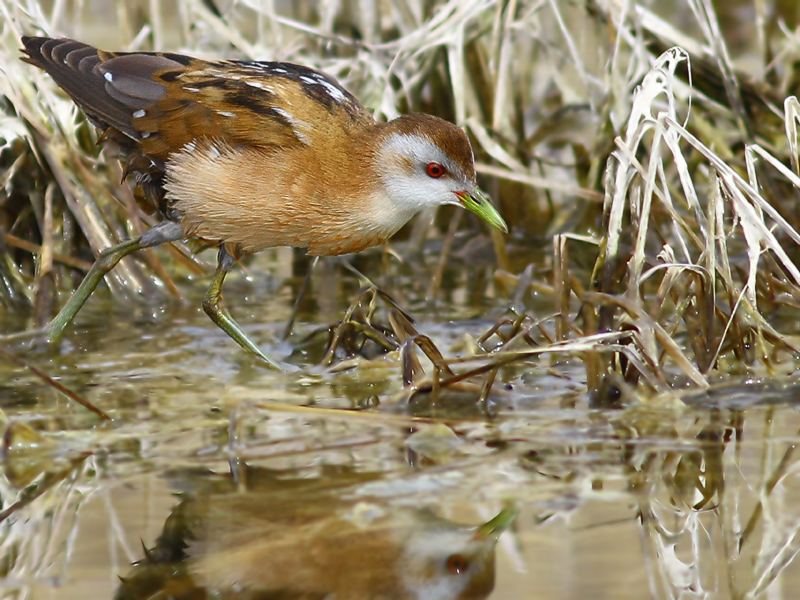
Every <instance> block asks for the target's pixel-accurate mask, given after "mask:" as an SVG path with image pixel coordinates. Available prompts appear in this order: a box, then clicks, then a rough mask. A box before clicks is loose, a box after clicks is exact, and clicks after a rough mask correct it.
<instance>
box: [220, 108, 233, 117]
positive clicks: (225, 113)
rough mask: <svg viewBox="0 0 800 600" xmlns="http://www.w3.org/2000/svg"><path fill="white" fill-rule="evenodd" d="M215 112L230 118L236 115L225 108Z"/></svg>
mask: <svg viewBox="0 0 800 600" xmlns="http://www.w3.org/2000/svg"><path fill="white" fill-rule="evenodd" d="M217 114H218V115H220V116H222V117H231V118H233V117H235V116H236V115H235V114H233V113H232V112H229V111H227V110H218V111H217Z"/></svg>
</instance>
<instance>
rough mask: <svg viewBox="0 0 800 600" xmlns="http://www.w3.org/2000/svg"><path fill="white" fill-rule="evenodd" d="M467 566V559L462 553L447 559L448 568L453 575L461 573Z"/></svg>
mask: <svg viewBox="0 0 800 600" xmlns="http://www.w3.org/2000/svg"><path fill="white" fill-rule="evenodd" d="M467 567H469V564H468V563H467V559H466V558H464V557H463V556H461V555H460V554H453V556H451V557H450V558H448V559H447V570H448V571H450V572H451V573H452V574H453V575H460V574H461V573H463V572H464V571H466V570H467Z"/></svg>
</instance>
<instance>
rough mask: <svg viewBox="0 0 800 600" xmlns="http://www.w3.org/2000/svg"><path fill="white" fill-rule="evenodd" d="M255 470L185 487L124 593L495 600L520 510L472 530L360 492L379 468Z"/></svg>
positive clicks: (121, 597) (251, 599)
mask: <svg viewBox="0 0 800 600" xmlns="http://www.w3.org/2000/svg"><path fill="white" fill-rule="evenodd" d="M248 477H249V479H248V486H247V487H248V488H249V489H248V491H246V492H241V491H237V490H236V489H234V485H233V483H232V482H230V480H228V481H224V482H223V481H220V480H218V479H217V480H214V481H208V482H206V483H207V485H201V486H200V488H199V489H195V490H193V491H192V492H189V493H187V494H185V495H184V498H183V500H182V501H181V503H180V504H179V505H178V506H177V507H176V509H175V510H174V511H173V512H172V514H171V515H170V516H169V518H168V519H167V522H166V523H165V526H164V531H163V532H162V534H161V536H160V537H159V539H158V541H157V544H156V546H155V548H153V549H151V550H149V551H148V552H147V553H146V556H145V558H144V559H142V560H141V561H139V562H138V563H137V564H136V565H134V567H133V569H132V571H131V572H130V573H129V574H128V575H127V576H126V577H125V578H123V579H122V583H121V585H120V587H119V589H118V591H117V594H116V596H115V598H116V600H134V599H136V600H139V599H144V598H147V599H150V600H166V599H167V598H169V599H175V600H196V599H206V598H214V599H217V598H219V599H223V598H224V599H236V600H267V599H269V600H312V599H314V600H322V599H334V598H335V599H337V600H338V599H347V600H368V599H369V600H373V599H374V600H395V599H397V600H405V599H409V600H410V599H432V600H433V599H435V600H440V599H442V600H443V599H451V598H452V599H456V598H473V599H478V598H486V597H488V595H489V594H490V593H491V591H492V589H493V588H494V547H495V544H496V542H497V539H498V537H499V536H500V534H501V533H502V532H503V531H504V530H505V529H506V528H508V527H509V525H510V524H511V523H512V522H513V521H514V518H515V515H516V512H515V511H514V510H513V509H511V508H507V509H505V510H503V511H501V512H500V513H499V514H498V515H497V516H496V517H494V518H493V519H491V520H490V521H488V522H487V523H484V524H482V525H478V526H477V527H474V526H467V525H462V524H459V523H455V522H453V521H449V520H447V519H444V518H441V517H438V516H436V515H435V514H434V513H433V512H431V511H429V510H425V509H419V508H408V507H394V506H391V505H388V504H385V503H378V502H373V501H365V500H363V499H360V500H359V499H353V496H354V495H355V492H356V491H357V490H358V486H359V485H360V484H362V483H365V482H367V481H370V480H372V481H375V480H377V479H379V477H380V476H379V475H376V474H363V473H361V474H356V473H353V472H349V471H348V472H344V473H342V472H339V473H337V474H335V475H330V474H329V475H325V476H323V477H320V478H317V479H298V478H296V477H295V478H291V477H289V478H287V477H286V474H285V473H280V472H275V471H266V470H263V469H257V470H253V469H250V470H249V471H248ZM196 481H197V480H196V479H195V482H196ZM348 498H350V499H348Z"/></svg>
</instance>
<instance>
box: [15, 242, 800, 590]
mask: <svg viewBox="0 0 800 600" xmlns="http://www.w3.org/2000/svg"><path fill="white" fill-rule="evenodd" d="M269 256H270V255H267V256H266V257H265V258H264V261H266V262H264V263H260V264H259V265H254V266H253V267H252V269H251V270H252V271H253V272H258V269H260V268H262V267H263V266H265V265H266V266H271V265H272V263H271V262H270V260H271V259H270V257H269ZM326 269H327V270H326ZM458 273H459V271H458V269H457V268H456V269H455V270H454V271H453V272H452V273H451V274H450V275H451V276H452V277H453V278H454V279H455V280H456V281H457V280H458V277H459V275H458ZM284 275H286V274H285V273H284ZM418 278H419V275H414V274H413V273H411V274H406V275H402V276H399V277H398V279H396V280H394V281H393V282H392V283H394V284H397V285H398V287H400V288H401V289H403V290H406V294H405V295H404V300H405V301H406V302H407V303H408V304H409V305H412V306H415V305H416V306H419V297H420V296H419V295H418V294H417V292H416V291H415V285H414V283H413V282H414V281H415V280H416V279H418ZM274 281H275V280H271V279H260V280H259V281H256V282H253V283H252V284H251V283H248V282H246V281H244V280H243V279H240V280H239V281H236V280H235V278H232V281H231V285H230V286H229V287H228V286H226V295H227V298H228V299H229V301H230V304H231V305H232V306H231V308H232V311H233V312H234V314H235V315H236V316H237V317H238V318H239V319H240V320H241V322H242V323H243V325H244V326H245V329H246V330H247V331H248V333H249V334H252V335H253V337H254V338H255V339H256V340H257V341H258V342H259V343H262V344H263V345H264V347H265V348H267V349H269V350H270V351H271V352H272V354H273V355H275V356H279V357H281V358H282V359H284V360H286V359H287V357H288V360H290V361H291V362H293V363H295V364H298V365H300V366H301V367H302V368H301V370H300V371H298V372H296V373H290V374H275V373H272V372H270V371H267V370H265V369H263V368H261V367H260V366H259V365H258V364H257V363H256V362H255V361H254V360H252V359H250V358H249V357H247V356H245V355H243V353H242V352H240V351H239V350H238V348H236V347H235V346H234V344H233V343H232V342H231V341H230V340H228V339H227V338H226V337H225V335H224V334H223V333H221V332H220V331H219V330H218V329H216V327H214V326H213V325H212V324H211V323H210V322H209V321H208V320H207V319H206V317H205V316H204V315H203V314H202V312H201V311H200V309H199V297H200V295H201V293H202V287H203V282H202V281H198V283H197V289H196V290H195V289H193V288H194V286H193V285H191V284H187V286H186V288H185V289H188V290H189V293H190V294H191V295H192V296H193V297H191V298H189V299H188V300H186V301H185V302H171V303H166V304H164V305H163V306H161V307H160V308H158V309H157V310H154V309H153V308H152V307H148V306H147V305H146V304H145V303H143V302H141V301H134V302H132V303H130V304H127V305H121V304H119V303H112V302H110V301H109V300H108V299H107V298H106V299H105V300H104V299H103V294H99V295H98V296H97V297H94V298H92V300H91V301H90V302H89V304H88V305H87V307H86V309H85V310H84V311H83V312H82V313H81V315H80V316H79V318H78V322H77V325H76V327H74V328H73V329H71V330H70V332H69V334H68V336H67V338H66V339H65V341H64V343H63V345H62V349H61V353H47V352H28V353H26V354H24V357H25V358H26V359H27V360H28V361H30V362H31V363H32V364H35V365H37V366H38V367H40V368H41V369H43V370H44V371H46V372H48V373H49V374H50V375H52V376H57V377H58V378H59V381H60V382H61V383H62V384H64V385H66V386H68V387H70V388H72V389H74V390H75V391H76V392H78V393H80V394H82V395H83V396H85V397H86V398H87V399H89V400H90V401H92V402H93V403H95V404H96V405H97V406H98V407H99V408H101V409H102V410H104V411H106V412H108V413H110V414H111V415H112V416H113V417H114V422H113V424H111V425H102V426H99V425H97V423H98V421H97V419H96V418H95V417H94V416H92V415H91V414H88V413H87V411H86V410H85V409H83V408H81V407H79V406H75V405H74V404H72V403H71V402H69V401H67V400H66V399H65V398H64V397H63V396H61V395H60V394H58V393H56V392H55V391H53V390H52V388H50V387H49V386H46V385H45V384H43V383H41V382H40V381H39V380H38V379H36V378H35V377H33V376H32V375H31V374H29V373H27V372H24V371H22V370H21V369H19V368H17V367H14V366H11V365H8V364H5V363H4V364H3V365H2V366H1V367H0V369H2V377H3V381H4V384H3V386H2V389H1V390H0V402H2V407H3V410H4V411H5V413H6V416H7V418H8V419H9V420H10V421H11V422H12V423H13V425H12V428H11V430H10V431H11V433H10V434H9V436H12V434H13V437H14V439H27V440H29V441H30V440H31V439H33V441H36V442H38V443H39V444H40V445H41V446H40V447H39V448H35V447H32V445H31V444H30V443H29V444H28V445H27V446H26V445H25V444H20V447H19V449H18V450H17V451H16V452H14V453H12V454H11V455H10V456H8V457H7V459H6V461H5V466H6V469H5V476H4V477H3V478H2V480H1V481H0V485H1V486H2V488H0V494H2V498H3V505H2V509H3V511H5V512H4V513H3V516H4V517H5V519H4V520H3V521H2V523H1V524H0V540H1V541H2V548H3V559H2V563H0V564H2V567H3V571H4V572H5V574H6V576H5V579H4V580H3V583H2V585H3V592H2V596H3V597H7V598H33V599H39V598H59V599H66V598H109V599H110V598H114V597H117V598H172V597H174V598H275V597H280V598H331V597H336V598H340V597H342V598H352V599H354V600H357V599H358V598H413V597H420V598H447V597H454V598H455V597H488V596H487V594H489V591H488V590H490V589H491V588H492V583H491V581H492V577H493V578H494V584H493V587H494V591H493V592H492V593H491V597H492V598H502V599H516V598H520V599H523V598H525V599H527V598H564V599H583V598H614V599H620V598H631V599H640V598H651V597H652V598H678V597H680V598H701V597H702V598H751V597H753V598H770V599H777V598H786V599H789V598H793V597H795V591H794V590H795V589H796V588H797V586H798V584H800V569H798V566H797V564H796V563H795V562H793V560H792V559H793V558H794V555H795V553H796V552H797V550H798V549H800V544H798V542H797V532H798V527H800V502H798V492H800V485H798V473H799V472H800V469H799V468H798V463H797V457H796V455H795V454H794V449H795V444H796V443H797V441H798V439H799V432H800V415H798V412H797V410H796V409H795V408H794V404H795V397H796V395H797V392H796V390H797V388H795V387H793V386H792V385H791V384H789V383H780V384H777V383H774V384H773V383H770V382H764V381H739V382H733V383H730V384H727V385H726V386H724V387H722V388H720V389H719V390H717V391H714V392H713V393H710V394H704V395H695V396H691V397H688V398H687V403H688V406H687V405H684V404H682V403H680V402H678V401H676V400H675V399H672V400H669V399H664V400H663V401H658V400H657V401H654V402H652V403H651V404H649V405H647V406H637V407H631V408H628V409H624V410H608V411H592V410H589V409H588V407H587V402H586V398H585V397H584V396H583V389H582V383H581V377H582V376H583V375H582V373H583V370H582V367H581V366H580V365H579V364H574V365H571V364H570V363H568V362H563V363H559V364H558V365H556V366H557V371H554V370H550V369H548V367H549V366H550V363H548V362H542V363H541V364H538V365H537V364H533V363H532V364H529V365H527V366H525V367H524V368H514V369H509V370H508V371H505V372H501V374H500V378H501V379H502V381H503V383H505V384H508V385H506V386H505V388H506V389H505V390H504V391H503V392H502V393H501V394H498V396H497V397H496V398H495V399H494V401H495V402H496V405H495V406H496V408H497V410H498V414H497V417H496V418H495V419H494V420H493V421H491V422H487V421H485V420H484V419H482V418H476V419H471V420H470V419H466V420H465V419H453V420H445V421H435V422H434V421H424V420H419V421H415V422H412V420H411V419H410V418H409V417H408V416H406V415H405V413H404V410H403V406H402V405H401V404H399V403H398V402H397V401H396V396H395V394H396V392H397V391H399V390H400V389H401V387H402V383H401V374H400V369H399V366H398V361H397V357H396V356H393V355H388V356H386V357H384V358H379V359H377V361H375V362H373V363H371V365H370V366H369V367H367V366H363V365H362V367H360V368H358V369H354V370H347V371H343V372H341V373H331V372H328V371H327V370H325V369H322V368H320V367H317V366H313V365H311V364H304V360H305V359H304V358H303V355H302V353H299V351H298V350H297V347H296V344H295V345H293V346H289V345H280V344H276V343H274V342H272V341H271V340H274V339H276V338H277V337H278V335H279V333H280V331H281V328H282V326H283V321H284V320H285V319H286V318H287V317H288V315H289V312H290V309H291V303H292V299H293V293H292V290H291V289H289V288H280V289H277V290H275V289H274ZM314 281H315V285H316V288H315V290H314V291H313V292H312V296H311V298H310V299H309V302H310V306H312V308H313V310H315V311H318V316H316V317H311V316H309V315H308V314H306V315H305V316H304V317H303V318H302V319H301V320H302V321H304V322H303V323H301V325H300V332H299V333H298V334H297V335H296V336H295V337H294V338H293V340H294V341H295V342H297V341H298V340H299V339H300V338H301V337H302V334H303V333H308V332H310V331H312V330H313V328H314V327H315V326H320V325H325V324H328V323H330V322H333V321H334V320H335V319H336V318H337V317H338V316H340V315H341V314H342V311H343V310H344V309H345V308H346V305H347V302H348V300H349V299H350V297H351V296H352V295H353V293H354V292H355V290H356V287H357V284H355V283H354V280H353V279H352V277H350V276H348V275H346V274H344V273H343V272H341V271H339V270H337V269H336V268H333V267H328V268H323V270H322V271H321V272H320V273H319V274H318V276H317V277H315V280H314ZM387 287H389V286H388V285H387ZM475 303H477V305H479V306H480V311H478V310H476V308H477V305H476V304H475ZM501 304H502V303H501V302H495V301H493V300H492V299H486V298H482V297H480V295H475V294H468V293H459V294H455V295H454V297H452V298H450V300H449V303H448V305H447V306H448V313H447V315H446V316H440V317H438V318H433V317H430V316H428V317H425V315H426V314H428V315H430V313H424V312H417V316H418V317H419V318H420V321H419V323H418V328H419V329H420V331H421V332H422V333H425V334H427V335H429V336H431V337H432V338H433V339H434V341H435V342H436V343H437V345H438V346H439V348H441V349H442V350H443V351H444V352H451V353H457V352H460V350H461V349H463V336H464V334H469V335H472V336H473V337H477V336H478V335H480V334H481V333H482V332H483V331H485V330H486V329H487V328H488V326H489V322H488V321H476V320H470V319H469V318H468V317H470V316H471V315H472V314H478V313H480V312H482V311H486V310H488V312H489V314H491V311H492V306H493V305H497V306H498V307H499V306H501ZM487 307H488V308H487ZM265 315H266V316H265ZM453 319H460V320H457V321H453ZM293 349H294V353H293V354H291V356H290V353H291V352H292V350H293ZM308 352H309V356H310V355H313V354H319V350H318V349H316V350H315V347H314V345H313V344H312V345H311V346H309V347H308ZM556 373H560V374H561V375H560V376H556ZM564 374H566V377H565V376H564ZM375 398H377V399H378V400H379V401H380V405H379V407H378V409H377V410H373V411H370V412H368V413H363V412H361V413H359V412H351V411H342V410H337V411H331V410H329V409H332V408H335V409H342V408H352V407H357V406H361V405H364V404H365V403H369V402H374V400H375ZM24 425H28V426H30V427H31V428H32V429H33V430H35V431H36V432H38V436H39V437H33V438H30V437H25V428H24ZM28 435H29V436H30V435H34V434H28ZM513 510H517V511H518V516H517V518H516V521H515V522H514V523H513V524H511V525H510V526H508V530H507V531H504V532H502V534H501V529H502V527H501V528H499V529H498V530H496V531H494V532H493V533H491V534H489V533H487V532H486V526H484V528H483V530H481V529H477V530H475V529H470V528H474V527H476V526H479V525H480V524H481V523H487V522H489V521H490V520H491V519H492V518H493V517H495V515H498V514H501V516H502V515H505V516H506V517H507V516H508V515H509V514H510V512H511V511H513ZM501 511H505V512H502V513H501ZM506 520H508V519H506ZM481 531H483V533H482V534H481V535H478V532H481ZM162 533H163V535H162ZM497 535H499V541H498V543H497V548H496V552H495V555H494V556H492V555H491V552H490V550H491V546H492V543H493V541H494V537H496V536H497ZM159 536H161V538H160V539H159ZM476 540H477V541H476ZM143 546H146V547H147V548H148V549H150V551H149V558H146V556H145V552H144V550H143ZM142 560H144V562H143V563H142V564H140V565H139V566H137V567H135V568H132V567H131V566H130V565H131V563H132V562H134V561H142ZM492 571H493V573H492ZM119 576H122V577H125V578H126V581H127V583H125V584H121V583H120V580H119V579H118V577H119ZM421 582H422V583H421ZM423 583H424V585H423ZM426 586H427V587H426ZM404 590H406V591H404ZM407 590H417V592H412V591H407ZM420 590H422V591H420ZM464 590H466V591H464ZM467 591H468V592H469V593H473V594H474V595H472V596H466V595H461V596H459V595H458V594H459V593H462V594H466V593H467ZM414 593H416V594H418V595H417V596H415V595H413V594H414ZM332 594H333V595H332ZM426 594H427V595H426ZM115 595H116V596H115ZM334 595H335V596H334Z"/></svg>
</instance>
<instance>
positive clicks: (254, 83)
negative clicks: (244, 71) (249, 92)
mask: <svg viewBox="0 0 800 600" xmlns="http://www.w3.org/2000/svg"><path fill="white" fill-rule="evenodd" d="M245 83H246V84H247V85H249V86H250V87H254V88H258V89H261V88H263V87H264V84H263V83H261V82H260V81H250V80H249V79H248V80H247V81H245Z"/></svg>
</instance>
